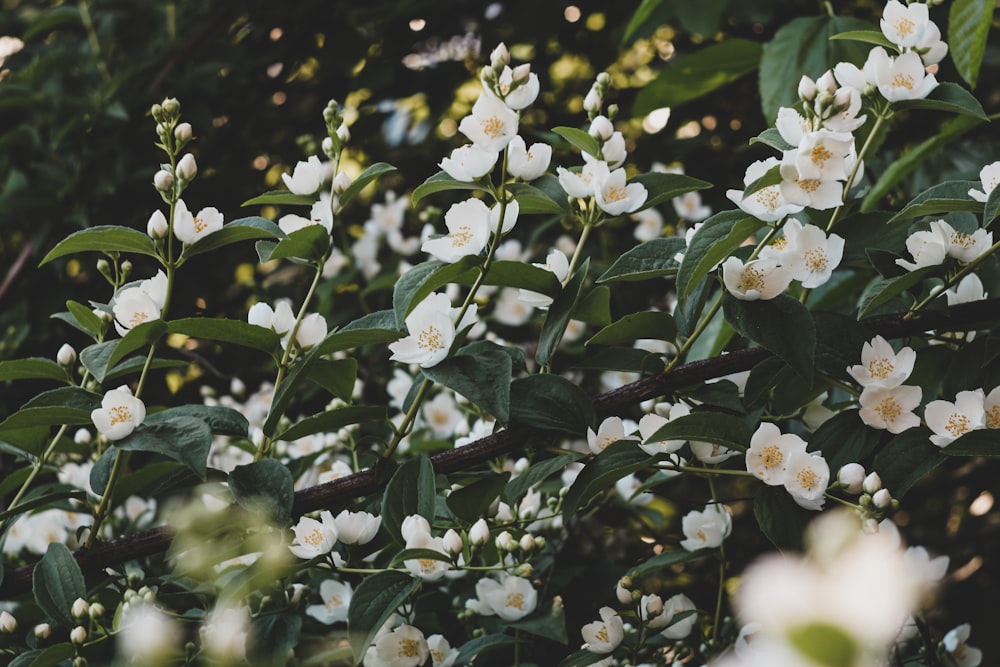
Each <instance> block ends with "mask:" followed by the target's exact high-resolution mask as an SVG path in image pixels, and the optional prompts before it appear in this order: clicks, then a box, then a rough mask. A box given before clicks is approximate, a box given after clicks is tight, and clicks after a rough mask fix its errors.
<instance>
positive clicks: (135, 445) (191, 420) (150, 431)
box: [115, 415, 212, 480]
mask: <svg viewBox="0 0 1000 667" xmlns="http://www.w3.org/2000/svg"><path fill="white" fill-rule="evenodd" d="M115 446H116V447H118V448H119V449H122V450H125V451H132V452H153V453H155V454H160V455H162V456H166V457H168V458H171V459H173V460H175V461H178V462H180V463H183V464H184V465H186V466H187V467H188V468H190V469H191V470H192V471H193V472H194V474H196V475H198V478H199V479H201V480H204V479H205V474H206V463H207V461H208V450H209V449H210V448H211V446H212V429H211V428H210V427H209V425H208V424H207V423H205V421H204V420H202V419H199V418H197V417H187V416H181V415H174V416H171V417H170V419H169V420H168V421H163V422H160V423H155V422H154V423H152V424H147V423H143V424H141V425H139V426H137V427H136V429H135V430H134V431H132V434H131V435H128V436H126V437H124V438H122V439H121V440H116V441H115Z"/></svg>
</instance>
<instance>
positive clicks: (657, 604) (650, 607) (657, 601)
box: [646, 595, 663, 619]
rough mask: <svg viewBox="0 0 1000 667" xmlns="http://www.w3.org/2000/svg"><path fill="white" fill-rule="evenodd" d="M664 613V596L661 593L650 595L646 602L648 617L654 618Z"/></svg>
mask: <svg viewBox="0 0 1000 667" xmlns="http://www.w3.org/2000/svg"><path fill="white" fill-rule="evenodd" d="M662 613H663V598H661V597H660V596H659V595H650V596H649V601H648V602H646V618H647V619H649V618H654V617H656V616H659V615H660V614H662Z"/></svg>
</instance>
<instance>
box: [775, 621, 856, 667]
mask: <svg viewBox="0 0 1000 667" xmlns="http://www.w3.org/2000/svg"><path fill="white" fill-rule="evenodd" d="M788 640H789V642H790V643H791V645H792V646H794V647H795V649H796V651H797V652H798V654H799V655H802V656H808V660H809V662H812V663H813V664H819V665H829V667H851V665H856V664H857V663H858V659H859V657H860V655H861V647H859V646H858V643H857V641H856V640H855V639H854V637H852V636H851V635H849V634H848V633H847V632H845V631H844V629H843V628H841V627H838V626H836V625H833V624H832V623H823V622H808V621H807V622H806V623H805V624H804V625H796V626H794V627H792V628H791V629H790V630H789V631H788Z"/></svg>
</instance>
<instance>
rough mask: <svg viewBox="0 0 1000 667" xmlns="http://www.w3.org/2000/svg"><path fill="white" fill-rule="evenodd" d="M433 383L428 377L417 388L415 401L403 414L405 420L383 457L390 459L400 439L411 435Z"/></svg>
mask: <svg viewBox="0 0 1000 667" xmlns="http://www.w3.org/2000/svg"><path fill="white" fill-rule="evenodd" d="M433 384H434V383H433V382H432V381H431V380H430V379H428V378H426V377H425V378H424V379H423V381H422V382H421V383H420V388H419V389H417V395H416V396H414V397H413V403H412V404H411V405H410V409H409V410H407V411H406V414H405V415H404V416H403V422H402V423H401V424H400V425H399V428H397V429H396V434H395V435H393V436H392V441H391V442H390V443H389V445H388V446H387V447H386V448H385V452H383V453H382V458H383V459H388V458H389V457H390V456H392V453H393V452H394V451H396V447H397V445H399V443H400V441H401V440H402V439H403V438H405V437H406V436H407V435H409V434H410V431H411V430H413V423H414V422H415V421H416V419H417V413H419V412H420V405H421V404H422V403H423V402H424V399H425V398H426V397H427V392H428V391H430V388H431V386H432V385H433Z"/></svg>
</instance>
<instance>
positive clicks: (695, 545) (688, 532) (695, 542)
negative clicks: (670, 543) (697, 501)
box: [681, 503, 733, 551]
mask: <svg viewBox="0 0 1000 667" xmlns="http://www.w3.org/2000/svg"><path fill="white" fill-rule="evenodd" d="M681 528H682V529H683V531H684V538H685V539H683V540H681V547H682V548H683V549H686V550H687V551H696V550H698V549H714V548H715V547H717V546H719V545H721V544H722V541H723V540H725V539H726V538H727V537H729V533H730V532H732V529H733V518H732V516H731V515H730V514H729V511H728V510H727V509H726V508H725V507H723V506H722V505H720V504H718V503H712V504H710V505H708V506H706V507H705V509H704V510H701V511H698V510H692V511H691V512H688V513H687V514H685V515H684V518H683V519H682V520H681Z"/></svg>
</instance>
